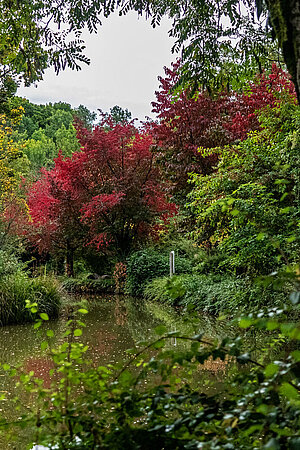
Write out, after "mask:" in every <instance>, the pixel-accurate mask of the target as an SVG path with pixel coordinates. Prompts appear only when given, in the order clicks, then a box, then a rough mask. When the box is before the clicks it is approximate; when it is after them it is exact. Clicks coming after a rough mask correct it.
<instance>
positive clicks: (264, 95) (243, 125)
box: [152, 62, 296, 193]
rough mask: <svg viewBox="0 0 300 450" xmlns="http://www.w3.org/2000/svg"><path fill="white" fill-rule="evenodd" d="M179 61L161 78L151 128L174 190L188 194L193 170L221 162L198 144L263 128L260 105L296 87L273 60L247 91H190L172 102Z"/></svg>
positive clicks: (158, 159) (210, 144)
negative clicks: (202, 151)
mask: <svg viewBox="0 0 300 450" xmlns="http://www.w3.org/2000/svg"><path fill="white" fill-rule="evenodd" d="M179 65H180V63H179V62H177V63H175V64H173V65H172V68H171V69H168V68H165V74H166V77H165V78H159V80H160V82H161V85H160V91H159V92H156V98H157V101H156V102H155V103H153V104H152V105H153V112H155V113H156V114H157V116H158V119H159V121H158V122H157V123H156V124H154V125H153V127H152V133H153V136H154V139H155V142H156V147H155V148H154V151H155V159H156V162H157V163H158V165H160V166H161V167H162V172H163V174H164V175H165V176H166V178H167V179H168V180H169V181H171V182H172V183H173V192H178V191H183V193H184V192H186V191H188V190H189V187H188V185H187V179H188V173H189V172H197V173H203V174H207V173H210V172H211V171H212V170H213V166H214V165H215V164H216V162H217V155H216V154H212V155H211V156H208V157H205V158H204V157H203V156H201V154H200V153H199V152H198V148H199V147H204V148H215V147H222V146H224V145H226V144H230V143H232V142H235V141H237V140H240V139H245V138H246V136H247V133H248V132H249V131H251V130H255V129H258V128H259V121H258V117H257V114H256V111H257V110H259V109H261V108H263V107H265V106H266V105H270V106H271V107H273V106H274V105H275V103H276V102H277V101H279V97H280V94H281V93H283V92H286V93H288V94H290V95H293V96H295V91H294V86H293V84H292V83H291V81H290V80H289V78H288V76H287V75H286V74H285V73H284V72H283V71H282V70H281V69H279V68H278V67H277V66H276V65H274V66H273V69H272V73H271V74H270V75H265V74H262V75H261V76H259V77H257V81H256V82H255V83H251V84H249V86H248V90H247V92H245V93H236V92H230V93H229V92H222V93H220V94H219V95H217V96H215V97H212V96H210V95H209V94H208V93H207V92H202V91H200V92H197V93H196V94H195V95H194V96H192V97H191V95H190V92H189V91H188V90H187V91H183V92H181V93H180V95H179V97H178V98H177V99H176V101H174V98H173V95H172V89H173V88H174V85H175V84H176V82H177V81H178V74H177V73H178V68H179ZM295 98H296V97H295Z"/></svg>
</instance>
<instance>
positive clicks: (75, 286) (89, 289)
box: [62, 278, 115, 294]
mask: <svg viewBox="0 0 300 450" xmlns="http://www.w3.org/2000/svg"><path fill="white" fill-rule="evenodd" d="M62 287H63V289H64V290H65V291H66V292H68V293H70V294H105V293H107V294H109V293H113V292H115V282H114V280H112V279H111V278H105V279H97V280H88V279H79V278H78V279H77V278H68V279H66V280H64V281H63V282H62Z"/></svg>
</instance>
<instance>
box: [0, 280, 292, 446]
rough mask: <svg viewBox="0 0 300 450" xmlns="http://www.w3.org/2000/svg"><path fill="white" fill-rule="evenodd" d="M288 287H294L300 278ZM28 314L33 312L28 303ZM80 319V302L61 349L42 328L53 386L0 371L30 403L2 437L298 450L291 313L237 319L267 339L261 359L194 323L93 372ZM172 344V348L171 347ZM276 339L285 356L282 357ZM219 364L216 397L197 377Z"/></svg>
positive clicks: (161, 331) (162, 333)
mask: <svg viewBox="0 0 300 450" xmlns="http://www.w3.org/2000/svg"><path fill="white" fill-rule="evenodd" d="M295 282H296V284H298V286H299V279H298V277H297V276H296V277H295ZM27 307H28V309H29V311H30V312H31V313H34V312H35V311H36V306H35V304H33V303H31V302H28V305H27ZM87 312H88V311H87V309H86V307H85V305H80V306H79V309H78V315H77V316H74V314H72V313H70V314H69V320H68V323H67V330H66V333H65V339H66V340H65V342H63V343H62V344H61V345H59V347H58V348H54V347H53V346H52V339H53V332H51V330H49V329H48V327H46V329H45V331H44V333H45V340H44V341H43V342H42V343H41V349H42V350H43V351H46V350H47V351H48V353H49V356H51V360H52V363H53V367H52V368H51V374H52V376H53V377H54V380H55V381H54V382H53V384H52V386H51V387H50V388H49V387H48V388H43V387H42V380H39V379H38V378H37V377H35V374H34V372H31V373H29V374H27V373H24V372H22V371H20V370H19V371H18V369H16V368H15V367H11V366H10V365H9V364H7V363H5V364H3V365H2V369H3V370H4V371H6V372H7V373H9V374H10V375H11V377H15V376H19V379H20V381H21V382H22V384H23V385H24V387H25V388H26V390H27V391H29V392H31V394H32V395H34V396H35V405H34V408H33V411H32V412H29V411H27V413H26V414H25V415H24V417H20V418H19V419H18V420H17V421H14V422H13V423H7V422H6V421H5V420H3V421H2V422H1V428H2V429H3V430H4V432H5V433H6V435H8V436H9V433H12V432H16V431H15V427H16V426H18V425H19V426H21V427H22V426H24V425H25V426H33V427H34V431H35V433H34V439H35V443H36V444H43V445H47V446H49V445H50V446H52V447H53V446H56V447H57V448H58V449H63V448H82V446H83V445H84V447H85V448H115V449H123V448H124V445H125V448H128V449H131V448H143V449H148V448H149V449H150V448H157V449H170V450H171V449H173V448H177V449H196V448H199V447H200V448H201V447H202V448H209V449H221V448H239V449H249V448H254V447H257V446H260V447H262V448H266V449H267V448H273V449H276V448H278V449H280V448H288V449H291V450H292V449H296V448H297V447H298V444H299V438H298V436H297V433H298V429H299V387H300V385H299V383H300V380H299V351H298V349H297V344H298V341H299V338H300V332H299V326H298V324H297V323H294V322H291V321H289V320H287V316H286V315H287V314H288V313H289V310H288V309H286V310H285V311H283V310H282V309H278V308H272V309H269V310H268V311H267V312H266V313H264V312H261V313H259V314H258V315H254V314H252V315H251V316H245V317H242V318H240V319H239V321H238V325H239V326H240V327H241V328H242V329H243V330H245V333H246V336H247V331H246V330H248V332H255V331H257V330H265V331H266V332H267V333H268V334H269V343H268V344H267V350H266V351H262V350H261V349H259V350H260V353H259V355H258V354H257V352H256V351H251V350H250V351H249V350H248V351H245V346H244V344H243V342H242V339H241V338H240V337H238V338H236V339H230V338H228V337H226V338H224V339H221V340H216V341H214V342H212V341H211V340H208V339H205V337H204V336H203V334H201V333H199V330H198V324H197V320H194V321H192V326H193V328H194V330H195V334H194V335H191V336H188V335H182V334H180V333H179V332H171V333H168V332H167V330H166V328H165V327H164V326H162V325H161V326H159V327H157V329H156V333H157V338H156V339H155V341H153V342H151V343H149V344H146V345H145V343H140V344H137V345H136V347H135V348H134V349H132V350H131V351H130V356H129V359H128V362H127V363H125V364H122V365H121V366H119V367H118V366H116V367H114V366H112V365H110V366H109V367H104V366H99V367H93V366H92V365H91V364H90V362H89V361H88V359H87V358H86V356H85V355H86V352H87V351H88V346H84V345H83V344H82V343H81V342H80V336H81V335H82V328H83V327H84V323H83V322H82V318H83V317H84V315H85V314H86V313H87ZM78 316H79V317H78ZM48 319H49V317H48V315H47V314H45V313H39V318H38V319H37V321H36V324H35V327H36V328H41V330H42V331H43V322H45V321H46V322H47V321H48ZM175 337H176V342H177V343H178V344H177V346H176V347H174V346H173V347H172V345H170V344H169V342H170V341H171V340H172V339H173V340H174V338H175ZM181 342H185V343H186V344H185V346H182V345H180V343H181ZM283 342H284V345H285V346H284V350H285V351H284V352H282V353H279V349H280V346H281V345H282V343H283ZM270 349H273V353H274V357H275V359H274V358H273V357H272V352H270ZM254 350H256V349H254ZM217 361H219V363H222V367H223V372H222V375H223V379H224V375H225V374H226V379H225V380H224V381H223V383H222V390H221V391H218V390H216V388H215V387H216V386H215V383H213V385H212V386H210V385H208V386H206V387H205V386H203V380H202V375H203V373H205V367H207V366H209V364H210V365H212V364H213V363H214V362H217ZM206 376H207V372H206ZM212 379H213V380H214V381H215V379H216V374H214V377H212ZM210 388H212V389H210ZM36 394H37V395H36ZM14 401H15V404H16V406H17V407H18V400H17V399H15V400H14ZM36 410H38V414H36Z"/></svg>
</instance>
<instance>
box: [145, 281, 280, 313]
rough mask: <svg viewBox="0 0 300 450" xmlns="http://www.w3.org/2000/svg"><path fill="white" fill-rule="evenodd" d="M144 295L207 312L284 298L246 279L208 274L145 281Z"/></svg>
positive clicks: (269, 303)
mask: <svg viewBox="0 0 300 450" xmlns="http://www.w3.org/2000/svg"><path fill="white" fill-rule="evenodd" d="M174 292H176V295H174ZM144 295H145V297H146V298H147V299H148V300H154V301H159V302H168V303H171V304H176V305H180V306H193V307H194V308H195V309H196V310H201V311H206V312H209V313H211V314H216V313H219V312H220V311H229V312H236V311H237V310H248V309H251V310H258V309H259V308H261V307H263V306H279V305H281V304H282V303H283V302H284V298H285V294H284V293H283V292H277V291H275V290H273V288H272V287H268V288H266V287H263V286H260V285H257V284H253V283H251V282H250V280H249V279H247V278H243V279H241V278H234V277H230V276H228V275H211V274H210V275H189V274H188V275H181V276H177V277H176V276H175V277H173V278H172V279H170V278H168V277H165V278H158V279H155V280H152V281H151V282H150V283H148V284H147V286H146V288H145V291H144Z"/></svg>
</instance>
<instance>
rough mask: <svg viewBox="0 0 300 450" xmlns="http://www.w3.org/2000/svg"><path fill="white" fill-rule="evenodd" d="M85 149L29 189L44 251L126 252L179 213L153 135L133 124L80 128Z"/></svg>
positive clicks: (35, 238) (32, 231)
mask: <svg viewBox="0 0 300 450" xmlns="http://www.w3.org/2000/svg"><path fill="white" fill-rule="evenodd" d="M78 137H79V139H80V143H81V144H82V146H83V148H82V151H81V152H78V153H74V154H73V155H72V157H71V158H63V157H62V155H59V157H58V158H57V159H56V160H55V167H54V168H53V169H52V170H49V171H46V170H44V171H43V173H42V178H41V179H40V180H39V181H37V182H36V183H34V184H33V186H32V187H31V189H30V191H29V194H28V205H29V209H30V216H31V219H32V223H31V226H30V227H29V229H28V227H27V235H28V237H29V239H30V240H31V241H32V242H33V243H34V244H35V245H36V246H37V247H38V249H39V251H40V252H45V251H47V252H56V251H57V250H59V249H64V250H65V251H66V252H67V253H68V252H69V253H70V252H71V253H72V254H73V253H74V251H75V250H76V249H77V248H80V247H83V246H85V245H92V246H94V247H95V248H97V249H98V250H100V249H101V250H104V249H108V248H110V249H111V247H112V246H114V249H115V250H117V251H118V252H119V253H121V254H122V255H124V254H126V253H127V252H128V250H129V249H130V247H131V245H132V244H133V243H134V242H135V241H137V240H138V239H140V238H143V237H145V235H147V234H149V232H150V230H151V227H152V224H153V223H154V222H155V220H156V218H158V217H160V216H166V215H167V214H171V213H173V212H174V205H172V204H169V203H168V202H167V200H166V198H165V194H164V191H163V185H162V183H161V181H160V176H159V171H158V169H157V168H154V167H153V164H152V160H153V156H152V154H151V152H150V147H151V145H152V138H151V136H149V135H148V134H146V133H144V132H139V131H138V130H137V129H135V128H134V126H133V125H132V124H122V125H121V124H119V125H116V126H115V127H113V128H112V129H110V130H107V129H104V128H99V127H97V128H95V130H93V131H89V130H86V129H82V128H80V129H78Z"/></svg>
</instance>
